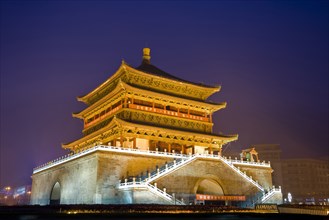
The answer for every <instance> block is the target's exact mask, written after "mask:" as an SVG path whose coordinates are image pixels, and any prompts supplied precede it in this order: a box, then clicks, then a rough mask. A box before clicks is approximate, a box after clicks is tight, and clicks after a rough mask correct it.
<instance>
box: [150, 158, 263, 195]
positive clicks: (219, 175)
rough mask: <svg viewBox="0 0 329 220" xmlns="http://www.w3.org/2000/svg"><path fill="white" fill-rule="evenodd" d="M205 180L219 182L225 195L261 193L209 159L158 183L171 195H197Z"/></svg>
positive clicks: (191, 165)
mask: <svg viewBox="0 0 329 220" xmlns="http://www.w3.org/2000/svg"><path fill="white" fill-rule="evenodd" d="M205 179H209V180H212V181H215V182H217V183H218V184H219V185H220V186H221V188H222V189H223V192H224V195H253V194H255V193H256V192H257V191H259V189H258V188H257V187H256V186H254V185H253V184H251V183H250V182H249V181H247V180H246V179H245V178H243V177H242V176H241V175H239V174H238V173H236V172H235V171H233V170H232V169H231V168H229V167H228V166H227V165H226V164H224V163H223V162H221V161H213V160H207V159H197V160H195V161H193V162H191V163H189V164H187V165H185V166H184V167H182V168H181V169H179V170H177V171H175V172H173V173H171V174H169V175H167V176H164V177H162V178H160V179H158V180H157V181H156V182H157V186H158V188H160V189H162V188H166V189H167V192H168V193H170V194H172V193H176V194H182V193H183V194H184V193H185V194H196V193H197V190H198V186H199V184H200V182H201V181H202V180H205ZM153 184H154V183H153Z"/></svg>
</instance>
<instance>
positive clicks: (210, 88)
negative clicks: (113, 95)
mask: <svg viewBox="0 0 329 220" xmlns="http://www.w3.org/2000/svg"><path fill="white" fill-rule="evenodd" d="M126 66H127V69H128V70H130V71H135V72H137V73H139V74H143V75H146V76H151V77H155V78H158V79H162V80H166V81H169V82H175V83H180V84H186V85H187V86H191V87H195V88H199V89H205V90H207V91H208V92H211V94H213V93H215V92H219V91H220V89H221V86H208V85H204V86H203V85H201V84H196V83H192V82H186V81H179V80H175V79H169V78H166V77H161V76H157V75H154V74H152V73H148V72H144V71H141V70H138V69H135V68H134V67H132V66H129V65H128V64H127V65H126ZM211 94H210V95H211ZM210 95H209V96H210Z"/></svg>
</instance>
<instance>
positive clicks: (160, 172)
mask: <svg viewBox="0 0 329 220" xmlns="http://www.w3.org/2000/svg"><path fill="white" fill-rule="evenodd" d="M197 158H207V159H215V160H221V161H222V162H224V163H225V164H226V165H228V166H229V167H230V168H231V169H233V170H234V171H235V172H237V173H238V174H239V175H240V176H242V177H243V178H244V179H246V180H247V181H249V182H250V183H251V184H253V185H255V186H256V187H257V188H258V189H259V190H261V191H264V188H263V187H262V186H261V185H259V183H258V182H257V181H255V180H253V179H252V177H251V176H248V175H247V174H246V173H245V172H242V171H241V170H240V169H239V168H237V167H235V166H234V165H233V164H232V163H231V162H230V161H229V160H226V159H225V158H223V157H221V156H218V155H213V154H193V155H189V157H188V158H182V160H181V161H179V162H176V163H175V162H174V164H172V165H170V166H169V165H165V167H162V168H160V169H159V168H158V170H157V171H156V172H155V174H153V175H152V176H149V177H147V178H146V179H144V180H142V181H139V182H147V183H150V182H152V181H155V180H156V179H158V178H160V177H162V176H164V175H167V174H169V173H171V172H173V171H175V170H177V169H180V168H181V167H183V166H184V165H186V164H188V163H190V162H191V161H193V160H195V159H197ZM133 182H135V178H133ZM127 183H130V182H127V179H125V182H124V183H121V184H120V186H121V187H125V186H127V187H130V186H128V185H127Z"/></svg>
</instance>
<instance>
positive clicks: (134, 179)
mask: <svg viewBox="0 0 329 220" xmlns="http://www.w3.org/2000/svg"><path fill="white" fill-rule="evenodd" d="M135 181H136V178H135V177H133V185H135Z"/></svg>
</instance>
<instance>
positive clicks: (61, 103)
mask: <svg viewBox="0 0 329 220" xmlns="http://www.w3.org/2000/svg"><path fill="white" fill-rule="evenodd" d="M0 32H1V36H0V37H1V41H0V53H1V54H0V55H1V57H0V64H1V69H0V70H1V90H0V91H1V112H0V113H1V118H0V119H1V121H0V122H1V136H0V137H1V142H0V143H1V145H0V153H1V155H0V160H1V162H0V166H1V169H0V171H1V175H0V187H3V186H6V185H12V186H18V185H23V184H30V183H31V179H30V176H31V175H32V169H33V168H34V167H36V166H38V165H40V164H43V163H45V162H47V161H50V160H52V159H55V158H57V157H59V156H61V155H63V154H66V153H68V152H67V151H64V150H63V149H61V143H67V142H71V141H73V140H76V139H78V138H79V137H81V130H82V121H80V120H79V119H74V118H72V116H71V113H72V112H78V111H81V110H82V109H84V108H85V107H86V106H85V105H84V104H82V103H79V102H78V101H77V100H76V97H77V96H81V95H84V94H86V93H88V92H90V91H91V90H92V89H94V88H95V87H96V86H98V85H99V84H100V83H102V82H103V81H105V80H106V79H107V78H108V77H110V76H111V75H112V74H113V73H114V72H115V71H116V70H117V68H118V67H119V66H120V63H121V60H122V59H124V60H125V61H126V62H127V63H129V64H130V65H132V66H138V65H139V64H140V63H141V60H142V48H143V47H145V46H148V47H150V48H151V57H152V59H151V63H152V64H154V65H156V66H157V67H159V68H161V69H163V70H165V71H167V72H169V73H171V74H173V75H175V76H177V77H180V78H183V79H186V80H189V81H194V82H197V83H200V82H202V83H205V84H210V85H216V84H220V85H221V86H222V90H221V91H220V93H216V94H215V95H213V96H212V97H210V100H212V101H216V102H223V101H226V102H227V108H226V109H224V110H221V111H219V112H217V113H215V117H214V119H215V120H214V122H215V127H214V132H215V133H219V132H222V133H224V134H239V140H238V141H236V142H233V143H231V144H230V145H229V146H228V148H237V149H241V148H247V147H248V146H249V145H251V144H266V143H269V144H280V146H281V147H282V150H283V154H284V156H285V157H321V156H328V123H329V122H328V82H329V80H328V75H329V73H328V59H329V57H328V51H329V50H328V49H329V48H328V1H300V0H298V1H270V0H266V1H199V2H198V1H192V2H189V1H179V2H177V1H169V2H168V1H166V2H161V1H155V2H154V1H145V2H142V1H141V2H136V1H131V2H130V1H118V2H116V1H1V26H0ZM260 158H261V155H260Z"/></svg>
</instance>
